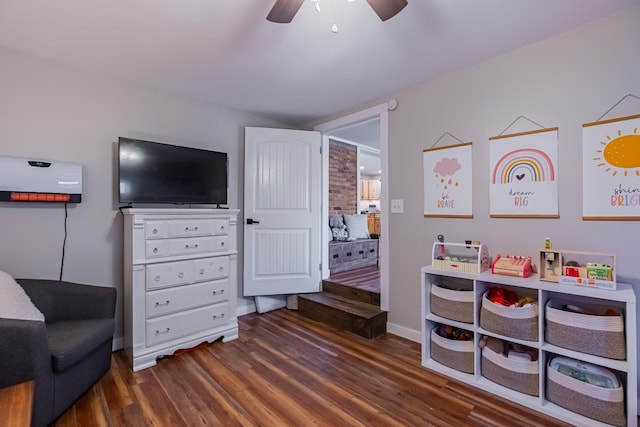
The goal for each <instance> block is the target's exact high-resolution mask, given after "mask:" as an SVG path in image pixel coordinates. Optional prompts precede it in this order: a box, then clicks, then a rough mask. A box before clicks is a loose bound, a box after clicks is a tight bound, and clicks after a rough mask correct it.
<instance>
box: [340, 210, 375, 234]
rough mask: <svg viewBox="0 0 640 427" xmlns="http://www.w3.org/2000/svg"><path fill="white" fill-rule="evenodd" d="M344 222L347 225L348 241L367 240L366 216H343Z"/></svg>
mask: <svg viewBox="0 0 640 427" xmlns="http://www.w3.org/2000/svg"><path fill="white" fill-rule="evenodd" d="M344 222H345V223H346V224H347V231H348V232H349V240H352V239H368V238H369V225H368V224H367V215H360V214H358V215H345V216H344Z"/></svg>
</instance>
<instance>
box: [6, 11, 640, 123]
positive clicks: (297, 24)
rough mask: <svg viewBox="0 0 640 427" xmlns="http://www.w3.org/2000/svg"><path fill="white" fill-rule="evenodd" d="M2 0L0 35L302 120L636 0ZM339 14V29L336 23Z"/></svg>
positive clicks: (69, 58)
mask: <svg viewBox="0 0 640 427" xmlns="http://www.w3.org/2000/svg"><path fill="white" fill-rule="evenodd" d="M273 2H274V1H273V0H54V1H52V0H0V45H2V46H5V47H8V48H11V49H15V50H18V51H23V52H26V53H30V54H33V55H37V56H40V57H44V58H49V59H52V60H55V61H57V62H60V63H63V64H68V65H71V66H75V67H81V68H84V69H87V70H93V71H98V72H101V73H105V74H108V75H112V76H116V77H119V78H123V79H126V80H129V81H134V82H140V83H143V84H145V85H148V86H151V87H155V88H158V89H161V90H167V91H170V92H173V93H177V94H183V95H186V96H189V97H193V98H198V99H201V100H205V101H207V102H211V103H214V104H219V105H223V106H227V107H232V108H236V109H240V110H244V111H249V112H252V113H256V114H259V115H262V116H265V117H269V118H272V119H276V120H278V121H280V122H282V123H286V124H291V125H303V124H306V123H310V122H312V121H315V120H318V119H320V118H323V117H327V116H329V115H332V114H336V113H339V112H341V111H344V110H347V109H350V108H354V107H356V106H358V105H361V104H364V103H367V102H370V101H374V100H378V99H381V98H384V97H385V96H388V95H389V94H391V93H393V92H395V91H398V90H401V89H404V88H407V87H410V86H412V85H415V84H417V83H419V82H422V81H426V80H429V79H432V78H434V77H436V76H439V75H442V74H445V73H447V72H450V71H452V70H456V69H460V68H462V67H465V66H468V65H470V64H473V63H476V62H479V61H482V60H484V59H487V58H490V57H493V56H496V55H499V54H501V53H504V52H507V51H509V50H512V49H514V48H517V47H519V46H522V45H524V44H528V43H531V42H533V41H536V40H540V39H543V38H546V37H549V36H551V35H553V34H556V33H558V32H561V31H564V30H567V29H569V28H571V27H574V26H577V25H580V24H582V23H585V22H587V21H591V20H594V19H596V18H599V17H602V16H605V15H607V14H611V13H613V12H616V11H618V10H621V9H623V8H625V7H629V6H631V5H634V4H639V3H640V0H528V1H527V0H483V1H480V0H409V5H408V6H407V7H406V8H405V9H404V10H403V11H402V12H400V14H398V15H397V16H395V17H394V18H392V19H390V20H389V21H387V22H384V23H383V22H381V21H380V20H379V19H378V17H377V16H376V15H375V14H374V12H373V11H372V10H371V8H370V7H369V5H368V4H367V3H366V2H365V1H364V0H357V1H354V2H347V1H346V0H321V4H322V12H321V13H319V14H318V13H316V12H315V11H314V9H313V6H312V4H311V2H310V1H306V2H305V4H304V5H303V6H302V8H301V9H300V11H299V12H298V14H297V16H296V17H295V18H294V20H293V21H292V23H291V24H275V23H271V22H268V21H266V20H265V16H266V15H267V13H268V12H269V10H270V9H271V6H272V5H273ZM334 20H335V21H336V22H337V24H338V26H339V32H338V33H337V34H333V33H332V32H331V31H330V27H331V24H332V23H333V21H334Z"/></svg>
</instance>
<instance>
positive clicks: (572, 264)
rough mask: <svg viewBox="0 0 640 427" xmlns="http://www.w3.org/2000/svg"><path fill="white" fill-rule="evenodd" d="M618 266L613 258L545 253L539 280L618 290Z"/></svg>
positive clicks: (607, 256)
mask: <svg viewBox="0 0 640 427" xmlns="http://www.w3.org/2000/svg"><path fill="white" fill-rule="evenodd" d="M615 264H616V257H615V255H613V254H603V253H594V252H577V251H563V250H549V249H543V250H541V251H540V272H539V273H540V280H545V281H547V282H558V283H562V284H564V285H575V286H587V287H591V288H600V289H611V290H615V289H616V272H615Z"/></svg>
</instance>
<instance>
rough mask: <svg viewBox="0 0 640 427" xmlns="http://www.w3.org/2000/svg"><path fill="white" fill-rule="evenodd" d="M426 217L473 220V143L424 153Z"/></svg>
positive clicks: (429, 150) (439, 148)
mask: <svg viewBox="0 0 640 427" xmlns="http://www.w3.org/2000/svg"><path fill="white" fill-rule="evenodd" d="M422 157H423V166H424V216H425V217H450V218H451V217H453V218H473V210H472V207H471V200H472V196H473V192H472V183H473V180H472V175H471V171H472V170H471V161H472V156H471V143H470V142H468V143H462V144H457V145H450V146H447V147H438V148H429V149H425V150H423V156H422Z"/></svg>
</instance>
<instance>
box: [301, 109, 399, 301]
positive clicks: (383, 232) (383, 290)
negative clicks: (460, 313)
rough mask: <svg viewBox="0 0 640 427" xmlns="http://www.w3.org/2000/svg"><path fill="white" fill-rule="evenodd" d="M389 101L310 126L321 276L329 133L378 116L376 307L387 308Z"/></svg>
mask: <svg viewBox="0 0 640 427" xmlns="http://www.w3.org/2000/svg"><path fill="white" fill-rule="evenodd" d="M389 108H390V107H389V105H388V104H386V103H385V104H379V105H376V106H373V107H370V108H367V109H366V110H362V111H359V112H356V113H353V114H348V115H346V116H343V117H340V118H337V119H334V120H330V121H327V122H324V123H320V124H318V125H316V126H314V127H313V130H315V131H318V132H320V133H322V224H323V230H324V231H321V233H320V234H321V236H322V278H323V279H326V278H327V277H329V237H328V232H327V231H326V227H328V224H329V211H328V209H327V207H328V206H329V136H330V134H331V132H332V131H336V130H338V129H342V128H345V127H349V126H353V125H356V124H359V123H361V122H365V121H368V120H371V119H376V118H377V119H379V120H380V164H381V168H382V175H381V181H382V182H381V190H380V193H381V195H380V208H381V209H380V242H379V244H380V248H379V252H380V262H379V266H380V308H381V309H382V310H386V311H388V310H389Z"/></svg>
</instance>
